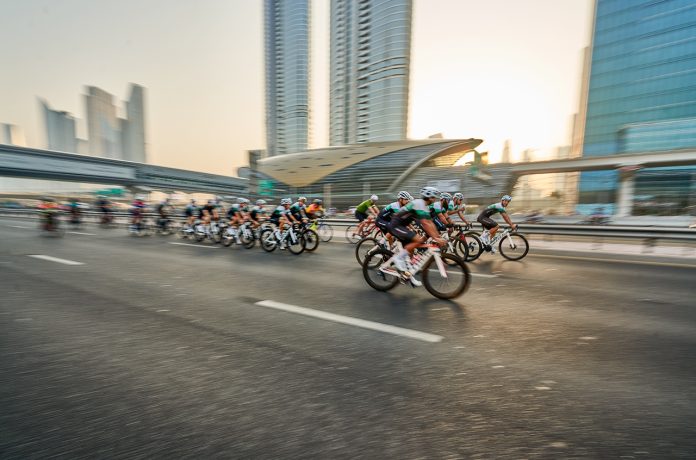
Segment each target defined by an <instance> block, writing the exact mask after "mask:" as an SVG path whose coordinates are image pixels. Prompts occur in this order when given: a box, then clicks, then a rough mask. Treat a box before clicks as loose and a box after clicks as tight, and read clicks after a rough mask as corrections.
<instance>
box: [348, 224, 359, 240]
mask: <svg viewBox="0 0 696 460" xmlns="http://www.w3.org/2000/svg"><path fill="white" fill-rule="evenodd" d="M346 239H347V240H348V242H349V243H351V244H356V243H357V242H358V241H360V239H361V236H360V235H359V234H358V226H357V225H355V224H353V225H349V226H348V228H346Z"/></svg>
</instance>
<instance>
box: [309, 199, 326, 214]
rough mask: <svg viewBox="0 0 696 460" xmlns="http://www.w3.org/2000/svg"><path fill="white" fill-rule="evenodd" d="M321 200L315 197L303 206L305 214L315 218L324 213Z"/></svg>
mask: <svg viewBox="0 0 696 460" xmlns="http://www.w3.org/2000/svg"><path fill="white" fill-rule="evenodd" d="M321 203H322V201H321V200H319V199H316V200H314V201H313V202H312V204H310V205H309V206H307V207H306V208H305V214H306V215H307V217H308V218H310V219H317V218H319V217H321V216H323V215H324V208H322V206H321Z"/></svg>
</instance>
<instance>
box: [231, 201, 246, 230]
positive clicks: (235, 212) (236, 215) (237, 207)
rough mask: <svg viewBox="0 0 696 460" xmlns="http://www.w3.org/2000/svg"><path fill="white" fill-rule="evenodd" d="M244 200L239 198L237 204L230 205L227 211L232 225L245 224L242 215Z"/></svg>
mask: <svg viewBox="0 0 696 460" xmlns="http://www.w3.org/2000/svg"><path fill="white" fill-rule="evenodd" d="M242 200H244V198H238V199H237V201H236V202H234V203H232V204H231V205H230V208H229V209H228V210H227V218H228V219H229V220H230V225H232V226H235V225H242V224H243V223H244V216H243V214H242Z"/></svg>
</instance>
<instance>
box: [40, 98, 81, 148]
mask: <svg viewBox="0 0 696 460" xmlns="http://www.w3.org/2000/svg"><path fill="white" fill-rule="evenodd" d="M39 103H40V104H41V109H42V112H43V119H44V123H45V126H46V148H47V149H48V150H57V151H59V152H69V153H75V152H77V138H76V137H75V117H73V116H72V115H70V114H69V113H68V112H60V111H57V110H53V109H51V108H50V107H49V105H48V103H47V102H46V101H44V100H43V99H39Z"/></svg>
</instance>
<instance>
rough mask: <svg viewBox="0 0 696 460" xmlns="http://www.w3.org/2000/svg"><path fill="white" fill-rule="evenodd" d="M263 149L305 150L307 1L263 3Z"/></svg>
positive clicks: (278, 152)
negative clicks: (264, 138)
mask: <svg viewBox="0 0 696 460" xmlns="http://www.w3.org/2000/svg"><path fill="white" fill-rule="evenodd" d="M264 6H265V9H264V16H265V17H264V23H265V42H266V50H265V61H266V148H267V151H268V154H269V156H275V155H282V154H285V153H293V152H299V151H303V150H306V149H307V148H308V138H309V36H310V32H309V21H310V7H309V0H265V5H264Z"/></svg>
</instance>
